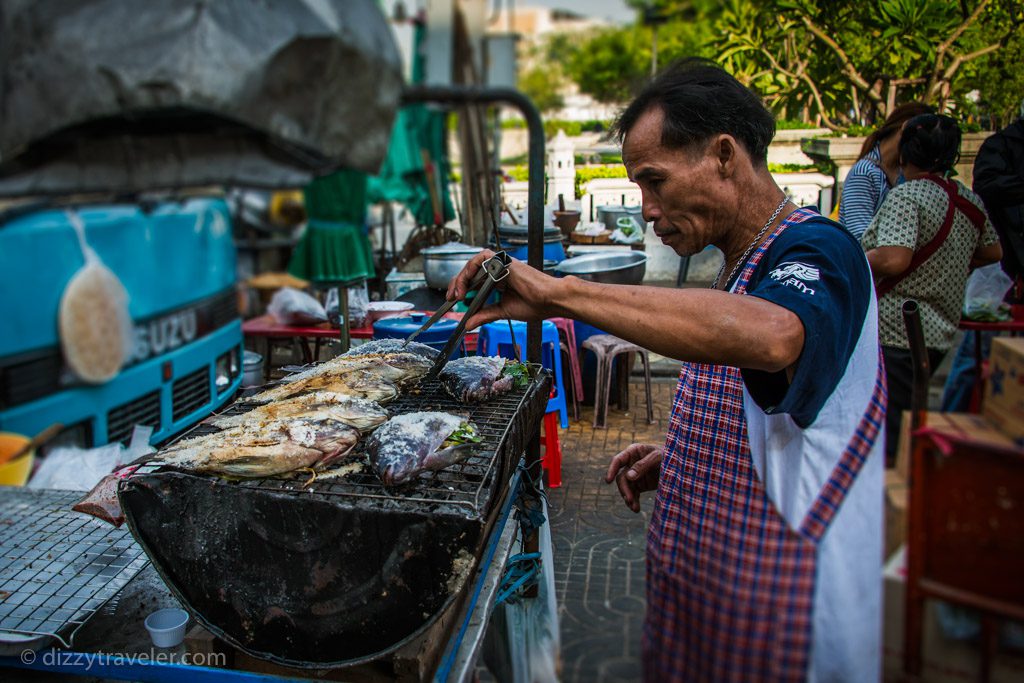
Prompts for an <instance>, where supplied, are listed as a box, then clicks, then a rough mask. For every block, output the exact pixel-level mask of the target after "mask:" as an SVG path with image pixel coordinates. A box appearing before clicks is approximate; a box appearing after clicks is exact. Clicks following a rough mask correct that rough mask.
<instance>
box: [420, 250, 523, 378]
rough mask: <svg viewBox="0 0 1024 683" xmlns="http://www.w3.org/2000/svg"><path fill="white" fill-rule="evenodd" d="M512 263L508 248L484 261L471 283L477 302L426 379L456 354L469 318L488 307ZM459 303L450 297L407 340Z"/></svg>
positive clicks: (434, 376)
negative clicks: (453, 353)
mask: <svg viewBox="0 0 1024 683" xmlns="http://www.w3.org/2000/svg"><path fill="white" fill-rule="evenodd" d="M510 263H512V259H511V258H510V257H509V255H508V254H506V253H505V252H504V251H499V252H498V253H496V254H495V255H494V256H492V257H491V258H489V259H487V260H486V261H484V262H483V267H481V268H480V271H479V272H478V273H477V274H476V275H475V276H474V277H473V279H472V280H471V281H470V283H469V291H473V290H476V295H475V296H474V297H473V302H472V303H470V304H469V307H468V309H467V310H466V314H465V315H464V316H462V320H460V321H459V324H458V325H457V326H456V327H455V331H454V332H452V336H451V337H449V338H448V342H447V343H446V344H445V345H444V349H442V350H441V353H440V354H438V356H437V359H436V360H435V361H434V365H433V367H431V368H430V371H429V372H427V374H426V377H425V378H424V379H426V380H431V379H435V378H436V377H437V375H438V374H439V373H440V372H441V368H443V367H444V365H445V363H447V362H448V357H449V356H451V355H452V352H453V351H454V350H455V347H456V346H458V345H459V342H460V341H462V337H463V336H464V335H465V334H466V322H467V321H469V319H470V318H472V317H473V315H474V314H475V313H476V312H477V311H479V310H480V309H481V308H483V307H484V304H485V303H486V302H487V299H488V297H490V295H491V291H492V290H493V289H494V287H495V286H496V285H497V284H498V283H499V282H501V281H502V280H504V279H505V278H506V277H507V276H508V265H509V264H510ZM457 303H459V302H458V301H446V302H445V303H444V305H443V306H441V307H440V308H438V309H437V311H435V312H434V315H432V316H430V318H429V319H428V320H427V322H425V323H423V325H422V326H421V327H420V328H419V329H418V330H416V331H415V332H413V333H412V334H410V335H409V336H408V337H407V338H406V340H405V343H406V344H408V343H409V342H411V341H412V340H413V339H415V338H416V337H417V336H419V334H420V332H423V330H426V329H428V328H430V326H431V325H433V324H434V323H436V322H437V321H438V320H440V319H441V318H442V317H444V314H445V313H447V312H448V311H450V310H452V308H454V306H455V304H457Z"/></svg>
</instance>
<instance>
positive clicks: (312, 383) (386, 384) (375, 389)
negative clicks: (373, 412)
mask: <svg viewBox="0 0 1024 683" xmlns="http://www.w3.org/2000/svg"><path fill="white" fill-rule="evenodd" d="M430 366H431V361H429V360H428V359H426V358H424V357H423V356H418V355H416V354H414V353H384V354H373V355H367V356H356V357H355V358H341V357H338V358H335V359H333V360H330V361H328V362H326V363H322V364H321V365H318V366H316V367H313V368H310V369H309V370H305V371H303V372H301V373H298V374H297V375H293V376H291V377H289V378H286V379H287V381H285V382H284V383H283V384H280V385H278V386H275V387H271V388H270V389H267V390H266V391H262V392H260V393H258V394H255V395H253V396H249V397H247V398H244V399H240V401H241V402H245V403H269V402H271V401H279V400H281V399H284V398H288V397H290V396H298V395H299V394H308V393H310V392H313V391H334V392H337V393H339V394H348V395H350V396H357V397H360V398H366V399H369V400H371V401H377V402H378V403H386V402H387V401H390V400H392V399H394V398H395V397H396V396H397V395H398V387H401V386H404V385H406V384H411V383H413V382H416V381H418V380H419V378H420V377H422V376H423V375H425V374H426V373H427V371H428V370H429V369H430Z"/></svg>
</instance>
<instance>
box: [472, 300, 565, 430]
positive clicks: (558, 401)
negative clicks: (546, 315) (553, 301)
mask: <svg viewBox="0 0 1024 683" xmlns="http://www.w3.org/2000/svg"><path fill="white" fill-rule="evenodd" d="M512 329H513V330H515V335H516V339H515V343H516V345H517V346H518V347H519V349H520V351H521V352H522V353H523V355H524V356H525V355H526V352H525V349H526V323H524V322H518V321H513V322H512ZM540 346H541V365H543V366H544V367H545V368H547V369H549V370H553V371H554V373H555V395H554V396H553V397H551V398H550V399H548V406H547V410H545V411H544V412H545V413H550V412H554V411H556V410H557V411H558V421H559V424H560V425H561V427H562V429H568V428H569V409H568V406H567V405H566V401H565V385H564V384H562V353H561V350H560V348H559V339H558V328H557V327H555V324H554V323H553V322H551V321H550V320H545V321H544V323H543V325H541V331H540ZM476 352H477V353H478V354H480V355H481V356H487V355H492V356H503V357H504V358H515V357H516V353H515V349H514V348H512V335H511V334H510V333H509V330H508V321H507V320H499V321H498V322H493V323H487V324H486V325H484V326H482V327H481V328H480V336H479V337H478V338H477V351H476Z"/></svg>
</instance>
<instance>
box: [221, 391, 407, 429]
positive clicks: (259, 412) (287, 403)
mask: <svg viewBox="0 0 1024 683" xmlns="http://www.w3.org/2000/svg"><path fill="white" fill-rule="evenodd" d="M284 418H297V419H307V420H335V421H337V422H341V423H343V424H346V425H348V426H349V427H355V428H356V429H358V430H359V431H361V432H366V431H369V430H371V429H373V428H375V427H378V426H380V425H382V424H384V422H386V421H387V419H388V411H387V410H385V409H384V408H382V407H381V406H380V404H378V403H375V402H374V401H368V400H366V399H364V398H358V397H355V396H349V395H347V394H339V393H337V392H334V391H314V392H313V393H310V394H302V395H300V396H294V397H292V398H289V399H285V400H282V401H276V402H274V403H268V404H266V405H262V406H259V407H258V408H254V409H252V410H250V411H249V412H247V413H242V414H241V415H222V416H219V417H215V418H213V419H211V420H210V421H209V422H210V424H212V425H213V426H214V427H219V428H221V429H228V428H231V427H238V426H240V425H258V424H260V423H263V422H269V421H272V420H281V419H284Z"/></svg>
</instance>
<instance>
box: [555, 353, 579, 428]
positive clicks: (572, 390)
mask: <svg viewBox="0 0 1024 683" xmlns="http://www.w3.org/2000/svg"><path fill="white" fill-rule="evenodd" d="M559 346H560V347H561V351H562V367H565V365H566V363H572V359H573V358H575V357H576V354H575V353H570V351H569V346H568V345H567V344H566V343H565V340H564V339H563V340H562V341H561V343H559ZM573 351H575V349H573ZM565 377H566V380H567V381H568V382H569V391H568V393H567V394H566V396H568V402H569V403H570V404H571V405H570V406H569V407H570V408H571V413H570V414H571V415H572V419H573V420H576V421H579V419H580V403H582V402H583V399H582V398H578V397H577V396H578V395H579V394H582V393H583V379H582V378H580V380H579V381H578V382H577V381H576V378H574V377H573V376H572V373H571V372H570V373H568V374H567V375H566V376H565Z"/></svg>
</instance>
